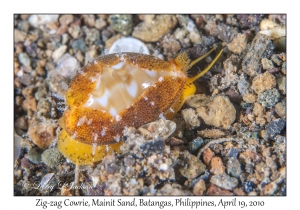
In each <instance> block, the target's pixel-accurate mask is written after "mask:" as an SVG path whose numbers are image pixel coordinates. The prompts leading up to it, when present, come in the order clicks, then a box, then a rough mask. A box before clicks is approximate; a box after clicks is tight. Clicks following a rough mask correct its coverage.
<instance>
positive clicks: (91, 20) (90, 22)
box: [82, 14, 95, 28]
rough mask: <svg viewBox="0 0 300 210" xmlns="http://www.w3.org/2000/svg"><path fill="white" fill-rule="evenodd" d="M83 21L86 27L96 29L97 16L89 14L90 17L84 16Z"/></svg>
mask: <svg viewBox="0 0 300 210" xmlns="http://www.w3.org/2000/svg"><path fill="white" fill-rule="evenodd" d="M82 17H83V21H84V23H85V25H87V26H89V27H91V28H92V27H94V26H95V15H92V14H89V15H82Z"/></svg>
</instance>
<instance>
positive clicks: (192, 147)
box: [187, 137, 204, 154]
mask: <svg viewBox="0 0 300 210" xmlns="http://www.w3.org/2000/svg"><path fill="white" fill-rule="evenodd" d="M203 145H204V141H203V139H202V138H201V137H197V138H196V139H194V140H193V141H191V142H190V143H189V145H188V147H187V148H188V151H189V152H190V153H192V154H195V153H197V151H198V150H199V149H200V148H201V147H202V146H203Z"/></svg>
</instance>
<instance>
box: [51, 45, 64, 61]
mask: <svg viewBox="0 0 300 210" xmlns="http://www.w3.org/2000/svg"><path fill="white" fill-rule="evenodd" d="M66 50H67V45H61V46H60V47H59V48H57V49H56V50H55V51H54V52H53V53H52V58H53V60H54V62H57V60H58V59H59V58H60V57H61V56H62V55H63V54H64V53H65V52H66Z"/></svg>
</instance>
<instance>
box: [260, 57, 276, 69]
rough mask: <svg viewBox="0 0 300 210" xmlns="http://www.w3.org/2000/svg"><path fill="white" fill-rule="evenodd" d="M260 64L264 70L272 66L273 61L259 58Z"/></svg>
mask: <svg viewBox="0 0 300 210" xmlns="http://www.w3.org/2000/svg"><path fill="white" fill-rule="evenodd" d="M261 64H262V67H263V69H266V70H267V69H272V68H274V65H273V62H272V61H271V60H269V59H267V58H263V59H261Z"/></svg>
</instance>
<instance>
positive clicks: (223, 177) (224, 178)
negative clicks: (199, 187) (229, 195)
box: [210, 173, 239, 190]
mask: <svg viewBox="0 0 300 210" xmlns="http://www.w3.org/2000/svg"><path fill="white" fill-rule="evenodd" d="M210 182H211V183H212V184H215V185H216V186H218V187H221V188H223V189H225V190H232V189H233V188H236V187H237V185H238V183H239V181H238V180H237V179H236V178H234V177H230V176H228V175H227V174H226V173H223V174H217V175H213V176H212V177H211V179H210Z"/></svg>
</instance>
